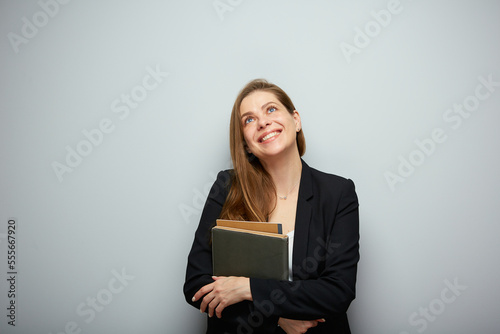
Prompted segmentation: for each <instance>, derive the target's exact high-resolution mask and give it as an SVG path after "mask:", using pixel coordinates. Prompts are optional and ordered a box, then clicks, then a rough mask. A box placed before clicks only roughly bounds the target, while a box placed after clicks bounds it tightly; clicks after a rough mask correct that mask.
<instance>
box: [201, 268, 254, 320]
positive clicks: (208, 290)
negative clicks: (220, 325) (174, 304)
mask: <svg viewBox="0 0 500 334" xmlns="http://www.w3.org/2000/svg"><path fill="white" fill-rule="evenodd" d="M212 278H213V279H214V282H213V283H210V284H207V285H205V286H204V287H202V288H201V289H200V290H198V291H197V292H196V293H195V294H194V297H193V302H195V301H197V300H199V299H200V298H202V297H203V296H204V297H203V300H202V302H201V306H200V311H201V313H203V312H205V310H206V309H207V307H208V310H207V311H208V316H209V317H212V316H213V315H214V312H215V315H216V316H217V318H220V317H222V311H223V310H224V308H226V307H227V306H229V305H233V304H236V303H239V302H241V301H243V300H252V292H251V290H250V279H249V278H248V277H234V276H229V277H225V276H218V277H216V276H213V277H212Z"/></svg>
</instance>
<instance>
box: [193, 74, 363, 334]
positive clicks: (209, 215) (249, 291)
mask: <svg viewBox="0 0 500 334" xmlns="http://www.w3.org/2000/svg"><path fill="white" fill-rule="evenodd" d="M230 150H231V158H232V162H233V166H234V169H233V170H227V171H222V172H220V173H219V175H218V177H217V180H216V181H215V184H214V185H213V187H212V190H211V191H210V193H209V196H208V199H207V202H206V204H205V208H204V210H203V214H202V217H201V221H200V224H199V226H198V229H197V231H196V234H195V238H194V242H193V245H192V248H191V252H190V254H189V257H188V266H187V272H186V282H185V284H184V294H185V297H186V300H187V302H188V303H190V304H191V305H193V306H194V307H196V308H198V309H200V311H201V312H206V313H207V314H208V326H207V333H221V334H222V333H255V334H258V333H288V334H292V333H305V332H307V333H329V334H331V333H350V329H349V323H348V320H347V315H346V311H347V309H348V307H349V305H350V303H351V301H352V300H353V299H354V297H355V284H356V272H357V263H358V260H359V252H358V249H359V244H358V241H359V221H358V199H357V196H356V192H355V190H354V183H353V182H352V181H351V180H348V179H345V178H342V177H340V176H336V175H333V174H326V173H323V172H320V171H317V170H315V169H313V168H311V167H309V166H308V165H307V164H306V163H305V162H304V161H303V160H302V159H301V156H302V155H303V154H304V152H305V139H304V134H303V131H302V123H301V119H300V115H299V113H298V112H297V110H296V109H295V107H294V105H293V103H292V101H291V99H290V98H289V97H288V95H287V94H286V93H285V92H284V91H283V90H282V89H281V88H279V87H278V86H276V85H274V84H271V83H269V82H267V81H265V80H262V79H257V80H253V81H251V82H250V83H248V84H247V85H246V86H245V87H244V88H243V89H242V91H241V92H240V93H239V95H238V97H237V98H236V101H235V103H234V106H233V110H232V114H231V123H230ZM217 218H222V219H237V220H249V221H261V222H268V221H276V222H280V223H282V225H283V233H286V234H288V236H289V240H290V242H289V247H290V249H289V253H290V254H291V256H290V261H291V262H290V263H289V266H290V269H291V277H290V279H289V280H283V281H277V280H271V279H257V278H253V277H222V276H219V277H214V276H213V272H212V251H211V243H210V231H211V228H212V227H213V226H214V225H215V221H216V219H217Z"/></svg>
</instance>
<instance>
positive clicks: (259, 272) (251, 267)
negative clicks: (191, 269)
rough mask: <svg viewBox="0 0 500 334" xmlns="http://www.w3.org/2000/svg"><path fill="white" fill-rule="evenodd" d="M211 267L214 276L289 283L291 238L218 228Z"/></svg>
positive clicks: (216, 228) (215, 233) (237, 229)
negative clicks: (289, 239) (285, 281)
mask: <svg viewBox="0 0 500 334" xmlns="http://www.w3.org/2000/svg"><path fill="white" fill-rule="evenodd" d="M264 224H265V223H264ZM212 263H213V273H214V275H215V276H244V277H254V278H264V279H276V280H288V236H286V235H283V234H278V233H269V232H261V231H253V230H244V229H239V228H234V227H226V226H215V227H213V228H212Z"/></svg>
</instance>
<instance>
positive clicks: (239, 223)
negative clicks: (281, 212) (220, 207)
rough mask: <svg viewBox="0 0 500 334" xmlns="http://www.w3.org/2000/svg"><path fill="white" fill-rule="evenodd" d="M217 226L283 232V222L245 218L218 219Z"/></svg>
mask: <svg viewBox="0 0 500 334" xmlns="http://www.w3.org/2000/svg"><path fill="white" fill-rule="evenodd" d="M217 226H227V227H235V228H241V229H243V230H252V231H261V232H270V233H279V234H281V233H283V230H282V227H281V223H263V222H249V221H244V220H226V219H217Z"/></svg>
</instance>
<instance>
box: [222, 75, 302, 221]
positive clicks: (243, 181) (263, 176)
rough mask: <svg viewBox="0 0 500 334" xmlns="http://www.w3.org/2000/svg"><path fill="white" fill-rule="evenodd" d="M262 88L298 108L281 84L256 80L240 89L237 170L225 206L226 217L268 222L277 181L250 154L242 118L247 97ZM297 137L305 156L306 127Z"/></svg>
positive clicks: (232, 133) (234, 116)
mask: <svg viewBox="0 0 500 334" xmlns="http://www.w3.org/2000/svg"><path fill="white" fill-rule="evenodd" d="M259 90H260V91H266V92H270V93H272V94H274V96H276V98H277V99H278V100H279V101H280V102H281V104H283V105H284V106H285V108H286V109H287V110H288V112H289V113H290V114H293V112H294V110H295V106H294V105H293V103H292V100H291V99H290V97H289V96H288V95H287V94H286V93H285V92H284V91H283V90H282V89H281V88H280V87H278V86H276V85H275V84H272V83H270V82H268V81H266V80H264V79H255V80H252V81H250V82H249V83H248V84H247V85H246V86H245V87H243V89H242V90H241V91H240V93H239V94H238V96H237V97H236V101H235V102H234V105H233V110H232V112H231V121H230V122H231V123H230V128H229V146H230V151H231V159H232V161H233V167H234V172H233V174H232V184H231V189H230V190H229V194H228V196H227V199H226V202H225V203H224V206H223V207H222V212H221V215H220V218H222V219H234V220H249V221H261V222H265V221H267V220H268V218H269V215H270V214H271V212H272V211H273V210H274V208H275V206H276V187H275V185H274V182H273V180H272V178H271V176H270V175H269V173H268V172H267V171H266V170H265V169H264V167H263V166H262V164H261V163H260V161H259V159H258V158H256V157H255V156H253V155H251V154H248V153H247V150H246V144H245V139H244V137H243V125H242V123H241V117H240V106H241V102H242V101H243V99H244V98H245V97H247V96H248V95H250V94H251V93H253V92H255V91H259ZM296 140H297V148H298V150H299V155H300V156H303V155H304V153H305V151H306V140H305V137H304V133H303V132H302V129H300V131H299V132H297V136H296Z"/></svg>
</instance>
